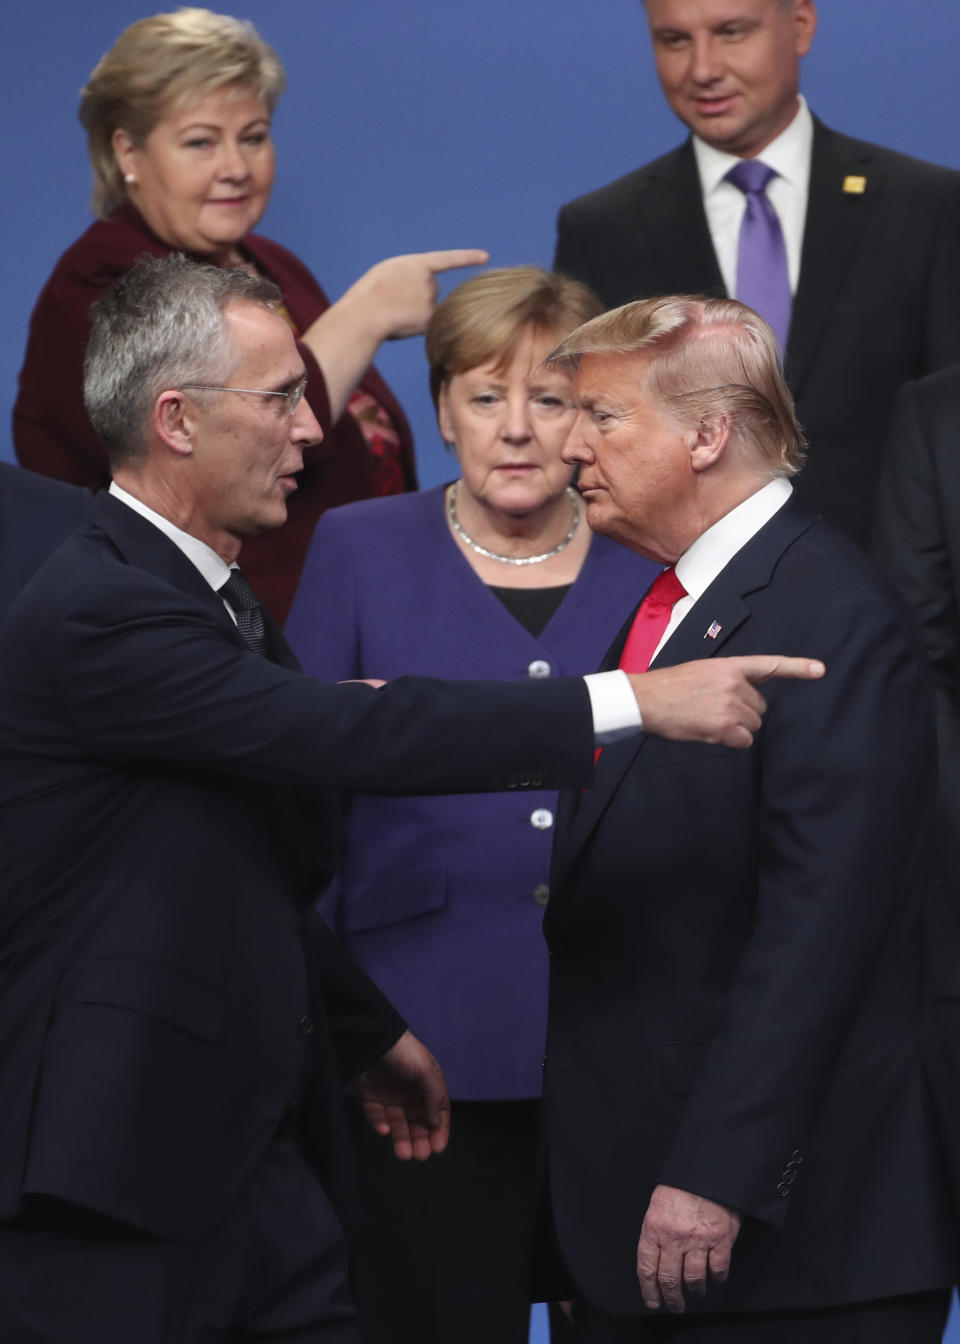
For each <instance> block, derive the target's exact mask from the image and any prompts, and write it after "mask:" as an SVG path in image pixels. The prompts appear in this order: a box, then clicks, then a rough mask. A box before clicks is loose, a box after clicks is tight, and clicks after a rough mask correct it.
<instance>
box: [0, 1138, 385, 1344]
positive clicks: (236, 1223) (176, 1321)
mask: <svg viewBox="0 0 960 1344" xmlns="http://www.w3.org/2000/svg"><path fill="white" fill-rule="evenodd" d="M358 1339H359V1336H358V1334H357V1327H356V1312H355V1309H354V1307H353V1303H352V1300H351V1296H350V1293H349V1290H348V1288H347V1266H346V1255H345V1250H344V1245H343V1238H342V1233H341V1230H340V1225H339V1222H338V1221H337V1219H336V1216H335V1215H334V1213H333V1210H332V1208H331V1207H330V1204H329V1202H328V1201H327V1198H326V1196H325V1194H324V1193H323V1191H322V1189H321V1188H320V1186H319V1185H318V1183H317V1181H316V1178H315V1177H314V1175H313V1173H312V1172H311V1170H310V1168H309V1167H308V1166H307V1164H306V1161H305V1159H304V1157H303V1155H302V1154H301V1152H300V1150H299V1148H298V1146H297V1145H296V1143H295V1142H294V1141H293V1139H292V1137H289V1136H287V1137H284V1138H282V1139H277V1140H275V1141H274V1142H273V1143H272V1144H271V1145H270V1147H269V1148H268V1150H267V1152H266V1154H265V1155H264V1158H263V1159H262V1161H261V1162H260V1164H259V1165H258V1167H257V1169H256V1171H255V1172H254V1173H253V1174H252V1175H251V1178H250V1180H249V1182H248V1183H247V1186H246V1188H245V1190H244V1195H243V1198H242V1201H241V1203H240V1205H239V1206H238V1208H237V1209H236V1210H235V1211H234V1213H233V1215H232V1216H231V1217H230V1218H228V1219H227V1220H226V1221H225V1223H224V1225H223V1227H222V1228H221V1229H219V1230H218V1231H217V1233H216V1234H215V1235H213V1236H211V1237H209V1238H206V1239H205V1240H203V1241H200V1242H193V1243H188V1244H176V1245H174V1244H172V1243H169V1242H161V1241H157V1240H155V1239H154V1238H151V1237H148V1236H146V1235H143V1234H142V1233H138V1232H136V1231H135V1230H134V1229H132V1228H129V1227H127V1226H125V1225H124V1224H121V1223H117V1222H114V1221H113V1220H112V1219H108V1218H101V1217H99V1216H97V1215H96V1214H93V1213H90V1212H89V1211H87V1210H85V1209H78V1208H75V1207H73V1206H70V1205H65V1204H62V1203H60V1202H58V1201H56V1200H47V1199H41V1198H33V1199H31V1200H29V1201H28V1203H27V1205H26V1208H25V1211H24V1213H23V1215H22V1216H21V1217H20V1218H19V1219H18V1220H17V1221H16V1222H15V1223H12V1224H8V1225H6V1226H5V1227H2V1228H0V1340H2V1342H3V1344H241V1341H243V1344H254V1341H257V1342H258V1344H267V1341H278V1342H279V1341H281V1340H282V1341H283V1344H357V1342H358Z"/></svg>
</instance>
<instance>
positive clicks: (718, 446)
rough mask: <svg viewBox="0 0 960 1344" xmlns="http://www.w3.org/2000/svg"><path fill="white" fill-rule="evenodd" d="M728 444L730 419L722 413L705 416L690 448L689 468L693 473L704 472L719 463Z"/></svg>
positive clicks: (717, 412)
mask: <svg viewBox="0 0 960 1344" xmlns="http://www.w3.org/2000/svg"><path fill="white" fill-rule="evenodd" d="M729 442H730V417H729V416H728V415H725V414H724V413H723V412H722V411H712V412H710V413H709V414H708V415H705V416H704V417H703V419H702V420H701V421H700V424H699V425H698V426H697V430H696V436H695V438H694V441H693V443H692V445H691V448H690V466H691V468H692V469H693V470H694V471H706V470H707V469H708V468H709V467H712V466H713V465H714V463H716V462H719V460H720V458H721V457H722V456H723V454H724V452H725V450H726V447H727V444H728V443H729Z"/></svg>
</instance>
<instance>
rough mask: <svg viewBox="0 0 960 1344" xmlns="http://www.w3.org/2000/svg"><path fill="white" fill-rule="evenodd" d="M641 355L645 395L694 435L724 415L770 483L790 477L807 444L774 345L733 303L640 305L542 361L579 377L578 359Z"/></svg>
mask: <svg viewBox="0 0 960 1344" xmlns="http://www.w3.org/2000/svg"><path fill="white" fill-rule="evenodd" d="M641 353H642V354H645V355H648V356H650V358H651V363H650V367H649V370H648V373H647V378H646V388H647V390H649V391H650V392H651V393H652V394H653V396H655V397H656V398H657V400H658V401H659V403H660V404H661V405H662V406H663V407H664V408H665V409H666V410H667V411H668V413H670V414H671V415H672V416H673V417H674V419H676V420H677V421H678V422H679V423H680V424H682V425H683V426H685V427H695V426H697V425H699V424H700V423H702V421H703V420H704V419H707V418H709V417H711V416H716V415H718V414H722V415H726V416H728V417H729V419H730V421H731V423H732V442H733V443H734V444H735V445H737V446H738V447H739V448H740V450H741V451H742V452H743V453H744V454H745V455H746V456H748V457H749V459H750V460H751V461H752V462H753V463H754V464H756V465H757V466H759V467H761V468H762V469H763V470H765V471H767V472H769V474H770V475H771V476H794V475H795V474H796V473H797V472H798V471H799V470H800V468H801V467H802V465H803V458H804V451H805V448H806V443H805V441H804V437H803V431H802V430H801V428H800V424H799V421H798V420H797V414H796V411H795V409H794V405H793V397H792V396H791V395H790V389H789V388H788V387H787V383H786V380H785V378H784V376H783V369H782V367H781V363H780V352H779V349H778V347H777V341H776V337H775V336H774V334H773V332H772V331H771V329H770V327H769V326H768V325H767V323H766V322H765V321H764V320H763V318H762V317H760V315H759V314H758V313H755V312H754V311H753V309H752V308H748V307H747V306H746V305H745V304H742V303H737V301H736V300H735V299H705V298H698V297H695V296H692V295H687V294H675V295H668V296H667V297H666V298H661V299H640V300H639V301H638V302H636V303H627V304H624V306H623V307H622V308H614V309H613V310H612V311H611V312H608V313H604V314H602V316H600V317H596V318H594V319H593V320H592V321H591V322H587V323H586V324H585V325H584V326H582V327H579V328H578V329H577V330H576V331H574V332H572V333H571V334H570V335H569V336H567V337H566V338H565V339H564V340H562V341H561V342H560V344H559V345H558V346H557V348H556V349H555V350H553V351H552V352H551V353H550V355H548V357H547V362H548V363H560V364H566V365H567V366H568V367H570V368H576V367H577V365H578V364H579V362H580V359H581V358H582V356H583V355H628V354H641Z"/></svg>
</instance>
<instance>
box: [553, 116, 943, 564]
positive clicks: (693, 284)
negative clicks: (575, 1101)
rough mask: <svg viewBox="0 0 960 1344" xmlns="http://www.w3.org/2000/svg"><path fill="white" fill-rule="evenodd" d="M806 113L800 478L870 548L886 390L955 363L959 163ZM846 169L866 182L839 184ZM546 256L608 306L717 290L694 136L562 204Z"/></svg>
mask: <svg viewBox="0 0 960 1344" xmlns="http://www.w3.org/2000/svg"><path fill="white" fill-rule="evenodd" d="M814 124H815V130H814V142H813V160H812V165H811V173H810V195H809V201H808V206H807V219H806V228H805V231H804V239H803V251H802V255H801V265H800V281H799V286H798V289H797V294H796V297H795V300H794V306H793V319H792V324H791V327H790V335H789V339H788V343H787V350H786V371H787V377H788V379H789V382H790V385H791V387H792V389H793V392H794V396H795V397H796V401H797V410H798V413H799V416H800V421H801V423H802V425H803V427H804V430H805V432H806V435H807V438H808V440H809V442H810V453H809V459H808V462H807V466H806V467H805V469H804V471H803V474H802V475H801V476H800V478H799V480H798V482H797V489H798V491H799V493H800V495H801V497H802V498H805V499H806V501H807V502H808V503H809V504H810V505H811V506H812V507H813V508H814V509H815V510H817V511H818V512H821V513H823V514H824V516H825V517H827V518H828V519H830V521H831V522H833V523H835V524H836V525H837V526H838V527H840V528H841V529H842V530H843V531H844V532H846V533H847V534H848V535H849V536H850V537H852V538H853V540H854V541H856V542H858V544H860V545H863V546H866V545H867V544H868V542H869V539H870V529H871V525H872V519H873V507H874V495H875V491H876V481H877V474H878V468H877V454H878V446H879V445H880V444H882V443H883V440H884V437H885V435H886V430H887V421H888V418H889V414H890V410H891V407H892V405H893V399H894V396H895V395H896V391H897V389H898V388H899V387H900V385H901V383H903V382H905V381H907V380H908V379H911V378H919V377H921V376H922V375H923V374H926V373H930V372H932V371H933V370H935V369H940V368H943V367H944V366H945V365H947V364H952V363H954V362H956V361H958V360H960V322H958V321H957V317H956V306H955V302H954V296H955V295H956V294H957V293H960V173H956V172H953V171H952V170H949V169H946V168H940V167H936V166H934V165H933V164H928V163H922V162H920V161H919V160H917V159H911V158H908V157H906V156H905V155H903V154H897V153H894V152H893V151H892V150H889V149H882V148H880V147H879V146H877V145H871V144H867V143H866V142H865V141H862V140H852V139H850V138H849V137H848V136H845V135H840V134H838V133H837V132H836V131H831V130H828V129H827V127H825V126H824V125H823V124H822V123H821V122H819V121H816V120H815V123H814ZM847 177H862V178H865V179H866V189H865V190H864V192H863V193H862V194H856V193H851V192H848V191H844V182H845V179H846V178H847ZM554 264H555V267H556V269H557V270H559V271H564V272H566V273H567V274H569V275H573V276H576V277H577V278H578V279H580V280H583V281H585V282H586V283H587V284H588V285H591V286H592V287H593V288H594V289H595V290H596V292H597V293H598V294H599V296H600V298H601V299H602V300H603V301H604V303H606V304H607V305H609V306H610V307H613V306H615V305H618V304H622V303H628V302H630V301H631V300H633V299H638V298H646V297H649V296H651V295H656V294H668V293H694V294H697V293H703V294H710V295H714V296H720V295H723V294H724V293H725V290H724V286H723V280H722V279H721V276H720V270H719V267H718V265H717V259H716V255H715V253H714V250H713V244H712V242H711V239H710V233H709V229H708V227H707V221H706V216H705V214H704V209H703V200H702V198H701V194H700V182H699V178H698V176H697V169H696V161H695V158H694V154H693V146H692V143H691V142H690V141H689V140H688V141H687V142H686V143H685V144H684V145H682V146H681V147H680V148H679V149H676V150H674V151H673V152H672V153H670V154H665V155H664V156H663V157H662V158H660V159H656V160H655V161H654V162H652V163H649V164H647V165H646V166H645V167H643V168H640V169H638V170H637V171H635V172H633V173H629V174H628V175H627V176H626V177H622V178H620V179H619V180H618V181H616V182H613V183H611V184H610V185H608V186H606V187H602V188H601V189H600V190H599V191H594V192H591V193H590V194H589V195H586V196H582V197H580V198H579V199H578V200H575V201H572V202H570V203H569V204H567V205H565V206H564V207H563V208H562V209H561V211H560V215H559V220H558V226H557V250H556V258H555V262H554Z"/></svg>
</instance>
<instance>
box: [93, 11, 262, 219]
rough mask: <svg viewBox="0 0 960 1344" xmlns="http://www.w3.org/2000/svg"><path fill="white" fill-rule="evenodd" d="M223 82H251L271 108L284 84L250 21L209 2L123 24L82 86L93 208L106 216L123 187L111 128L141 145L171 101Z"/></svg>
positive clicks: (180, 101)
mask: <svg viewBox="0 0 960 1344" xmlns="http://www.w3.org/2000/svg"><path fill="white" fill-rule="evenodd" d="M227 84H235V85H237V86H238V87H239V88H241V89H244V90H251V91H252V92H254V93H255V94H256V95H257V97H260V98H263V99H264V101H265V102H266V103H267V106H268V107H269V108H270V110H271V112H272V111H273V108H274V106H275V104H276V101H277V99H278V98H279V97H280V94H281V93H282V92H283V89H284V86H285V84H286V75H285V74H284V70H283V65H282V64H281V62H280V58H279V56H278V55H277V53H276V52H275V51H274V50H273V48H272V47H270V46H268V45H267V43H266V42H264V41H263V40H262V39H261V37H260V35H259V34H258V33H257V30H256V28H254V26H253V24H252V23H248V22H247V21H246V20H242V19H234V18H231V17H230V15H228V14H214V13H213V12H212V11H211V10H209V9H178V10H177V11H176V12H175V13H172V14H154V15H152V16H151V17H150V18H147V19H138V20H137V22H136V23H132V24H131V25H130V27H129V28H125V29H124V31H123V32H122V33H121V34H120V36H119V37H118V38H117V40H116V42H114V44H113V46H112V47H111V48H110V50H109V51H108V52H107V53H106V54H105V55H104V56H101V58H100V60H99V61H98V62H97V64H96V65H95V66H94V68H93V71H92V73H91V75H90V78H89V80H88V81H87V83H86V86H85V87H84V88H83V89H82V90H81V93H80V108H79V111H78V116H79V118H80V123H81V125H82V126H83V128H84V130H85V131H86V132H87V150H88V153H89V155H90V163H91V165H92V167H93V194H92V196H91V198H90V205H91V208H92V209H93V212H94V214H95V215H98V216H99V217H100V218H101V219H105V218H106V217H107V216H108V215H109V214H110V212H111V210H113V209H115V208H116V206H117V205H119V204H120V202H121V201H122V200H123V199H124V195H125V193H124V186H123V177H122V175H121V173H120V169H119V167H118V166H117V161H116V158H115V156H114V152H113V133H114V131H116V130H124V131H126V132H127V134H128V135H129V136H130V138H131V140H133V142H134V143H135V144H138V145H142V144H143V142H144V140H145V139H146V138H147V136H148V135H149V134H150V132H151V131H152V130H153V128H154V127H155V126H156V124H157V122H158V121H159V120H160V119H161V117H163V116H164V115H165V114H166V112H168V111H169V110H170V108H172V107H175V106H177V105H181V104H188V103H190V102H191V101H193V100H194V99H197V98H200V97H202V96H203V95H204V94H207V93H212V92H213V91H214V90H216V89H220V88H223V87H224V86H225V85H227Z"/></svg>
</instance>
